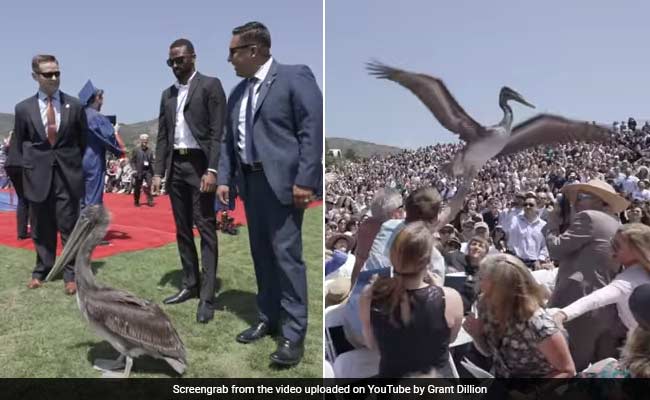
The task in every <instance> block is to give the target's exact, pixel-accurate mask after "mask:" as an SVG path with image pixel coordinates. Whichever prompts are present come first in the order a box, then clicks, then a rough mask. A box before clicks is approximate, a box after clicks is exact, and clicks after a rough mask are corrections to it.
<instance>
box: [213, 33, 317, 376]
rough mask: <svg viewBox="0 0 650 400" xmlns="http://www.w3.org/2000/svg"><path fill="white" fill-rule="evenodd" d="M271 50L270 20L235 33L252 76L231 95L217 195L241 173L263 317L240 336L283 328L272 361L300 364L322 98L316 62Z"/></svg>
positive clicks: (238, 58) (239, 66)
mask: <svg viewBox="0 0 650 400" xmlns="http://www.w3.org/2000/svg"><path fill="white" fill-rule="evenodd" d="M270 50H271V34H270V33H269V31H268V29H267V28H266V27H265V26H264V25H263V24H261V23H259V22H249V23H247V24H245V25H242V26H240V27H237V28H235V29H234V30H233V37H232V40H231V42H230V49H229V55H228V61H229V62H230V63H232V65H233V67H234V68H235V73H236V74H237V75H238V76H240V77H242V78H245V79H244V80H242V81H241V82H240V83H239V84H238V85H237V86H236V87H235V89H234V90H233V91H232V93H231V95H230V98H229V99H228V113H227V120H226V129H227V132H226V138H225V140H224V142H223V147H222V152H221V153H222V154H221V160H220V163H219V175H218V182H219V187H218V189H217V193H218V196H219V200H220V201H221V202H222V203H223V204H228V197H229V191H230V189H229V187H230V186H232V184H233V180H234V178H235V176H237V177H238V179H237V182H238V186H239V194H240V195H241V196H242V199H243V200H244V206H245V211H246V219H247V221H248V224H249V241H250V247H251V253H252V256H253V264H254V267H255V275H256V277H257V288H258V294H257V306H258V311H259V321H258V322H257V323H256V324H255V325H254V326H252V327H251V328H249V329H247V330H245V331H244V332H242V333H241V334H240V335H238V336H237V341H239V342H241V343H251V342H254V341H257V340H259V339H261V338H262V337H264V336H266V335H268V334H270V333H272V332H277V333H279V334H280V335H281V337H282V340H280V342H279V344H278V348H277V351H276V352H274V353H273V354H271V361H272V362H273V363H275V364H281V365H295V364H298V363H299V362H300V360H301V359H302V355H303V349H304V343H303V341H304V338H305V334H306V332H307V275H306V267H305V263H304V261H303V258H302V220H303V214H304V210H305V208H307V206H308V205H309V203H310V202H311V200H312V199H313V198H314V197H315V196H316V195H319V194H320V192H321V191H322V179H323V165H322V157H323V154H322V153H323V97H322V94H321V91H320V88H319V87H318V84H317V83H316V79H315V78H314V75H313V74H312V72H311V70H310V69H309V67H307V66H305V65H284V64H280V63H278V62H277V61H275V60H274V59H273V58H272V57H271V51H270ZM318 290H320V288H319V289H318Z"/></svg>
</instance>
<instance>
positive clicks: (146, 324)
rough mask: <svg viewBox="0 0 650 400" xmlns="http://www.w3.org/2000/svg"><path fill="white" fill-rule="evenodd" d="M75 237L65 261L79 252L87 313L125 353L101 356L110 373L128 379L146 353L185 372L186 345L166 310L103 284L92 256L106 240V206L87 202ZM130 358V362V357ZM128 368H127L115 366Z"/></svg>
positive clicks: (99, 365) (78, 276)
mask: <svg viewBox="0 0 650 400" xmlns="http://www.w3.org/2000/svg"><path fill="white" fill-rule="evenodd" d="M79 218H80V219H83V220H82V221H80V222H79V223H77V225H76V228H75V231H77V232H73V233H72V234H71V235H70V236H71V237H74V238H77V239H76V240H75V241H73V242H69V244H70V245H71V246H70V251H69V252H68V253H67V254H68V255H67V257H68V259H67V260H64V262H63V265H65V264H67V262H69V260H71V259H72V258H74V257H75V255H76V261H75V281H76V283H77V304H78V306H79V310H81V314H82V315H83V316H84V318H85V319H86V320H87V321H88V323H89V324H90V326H91V327H92V328H93V329H94V330H95V332H96V333H97V334H98V335H99V336H100V337H102V338H104V339H106V340H107V341H108V342H109V343H110V344H111V345H112V346H113V347H114V348H115V350H117V351H118V352H119V353H120V356H119V358H118V359H117V360H102V359H97V360H95V365H94V367H95V369H98V370H100V371H103V372H104V374H103V376H104V377H112V378H126V377H128V376H129V374H130V372H131V367H132V366H133V358H136V357H139V356H141V355H143V354H146V355H149V356H151V357H154V358H159V359H163V360H165V361H167V363H168V364H169V365H170V366H171V367H172V368H173V369H174V370H175V371H176V372H177V373H179V374H183V372H185V368H186V367H187V361H186V353H185V345H184V344H183V341H182V340H181V338H180V337H179V336H178V333H177V332H176V329H174V326H173V325H172V323H171V321H170V320H169V318H168V317H167V315H165V313H164V312H163V311H162V310H161V309H160V307H158V306H157V305H156V304H154V303H151V302H149V301H147V300H143V299H140V298H138V297H136V296H135V295H133V294H131V293H128V292H125V291H122V290H118V289H113V288H109V287H104V286H99V285H98V284H97V283H96V282H95V276H94V274H93V272H92V269H91V267H90V255H91V253H92V251H93V250H94V248H95V247H96V246H97V245H98V244H99V243H100V242H101V241H102V240H103V238H104V235H105V234H106V230H107V229H108V224H109V221H110V217H109V214H108V212H107V211H106V209H105V208H104V207H103V206H99V205H94V206H88V207H86V208H85V209H84V210H83V211H82V213H81V215H80V216H79ZM125 359H126V362H125ZM120 368H124V371H123V372H121V373H119V372H114V370H117V369H120Z"/></svg>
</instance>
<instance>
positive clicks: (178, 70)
mask: <svg viewBox="0 0 650 400" xmlns="http://www.w3.org/2000/svg"><path fill="white" fill-rule="evenodd" d="M195 60H196V55H195V53H194V46H193V45H192V43H191V42H190V41H189V40H187V39H178V40H176V41H174V42H173V43H172V44H171V46H170V48H169V59H168V60H167V65H169V66H170V67H171V68H172V71H173V72H174V75H175V76H176V78H177V79H178V81H177V82H176V83H175V84H173V85H172V86H170V87H169V88H167V89H165V91H164V92H163V94H162V99H161V101H160V116H159V117H158V139H157V143H156V160H155V165H154V174H155V175H154V178H153V185H152V189H153V190H154V191H158V190H159V189H160V182H161V177H162V176H164V175H165V172H167V180H166V188H167V193H169V198H170V200H171V203H172V211H173V213H174V221H175V223H176V240H177V242H178V250H179V253H180V256H181V264H182V266H183V287H182V289H181V290H180V291H179V292H178V293H177V294H175V295H173V296H171V297H168V298H167V299H165V301H164V302H165V304H176V303H181V302H184V301H186V300H188V299H190V298H192V297H196V295H197V291H198V292H199V299H200V301H199V306H198V310H197V314H196V319H197V321H198V322H200V323H207V322H209V321H210V320H211V319H212V318H213V316H214V309H213V307H214V296H215V290H216V273H217V226H216V225H217V223H216V214H215V211H214V203H215V194H214V191H215V189H216V182H217V178H216V175H217V168H218V166H219V150H220V147H219V146H220V143H221V133H222V129H223V122H224V115H225V110H226V96H225V94H224V92H223V88H222V86H221V82H220V81H219V79H217V78H212V77H209V76H205V75H202V74H200V73H198V72H197V71H196V68H195V66H194V63H195ZM192 225H196V227H197V228H198V230H199V234H200V235H201V266H202V270H203V271H202V274H201V275H200V276H199V260H198V256H197V252H196V247H195V246H194V235H193V233H192Z"/></svg>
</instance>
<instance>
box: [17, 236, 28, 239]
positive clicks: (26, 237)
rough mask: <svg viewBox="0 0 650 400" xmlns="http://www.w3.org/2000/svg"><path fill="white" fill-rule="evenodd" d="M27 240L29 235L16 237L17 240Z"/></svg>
mask: <svg viewBox="0 0 650 400" xmlns="http://www.w3.org/2000/svg"><path fill="white" fill-rule="evenodd" d="M25 239H29V235H18V240H25Z"/></svg>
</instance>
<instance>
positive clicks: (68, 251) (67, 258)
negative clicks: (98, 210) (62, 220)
mask: <svg viewBox="0 0 650 400" xmlns="http://www.w3.org/2000/svg"><path fill="white" fill-rule="evenodd" d="M91 225H92V224H90V221H89V220H88V218H86V217H85V216H84V215H80V216H79V219H77V224H76V225H75V227H74V229H73V230H72V232H71V233H70V237H68V241H67V242H66V244H65V247H63V252H62V253H61V255H60V256H59V257H57V258H56V262H55V263H54V266H53V267H52V269H51V270H50V272H49V273H48V274H47V277H46V278H45V281H46V282H49V281H50V280H52V279H54V278H55V277H56V276H57V275H58V274H59V272H61V270H62V269H63V267H64V266H66V265H68V264H69V263H70V262H71V261H72V260H74V258H75V257H76V256H77V253H78V252H79V248H80V247H81V243H83V241H84V239H85V238H86V236H88V232H90V230H91V228H92V226H91Z"/></svg>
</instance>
